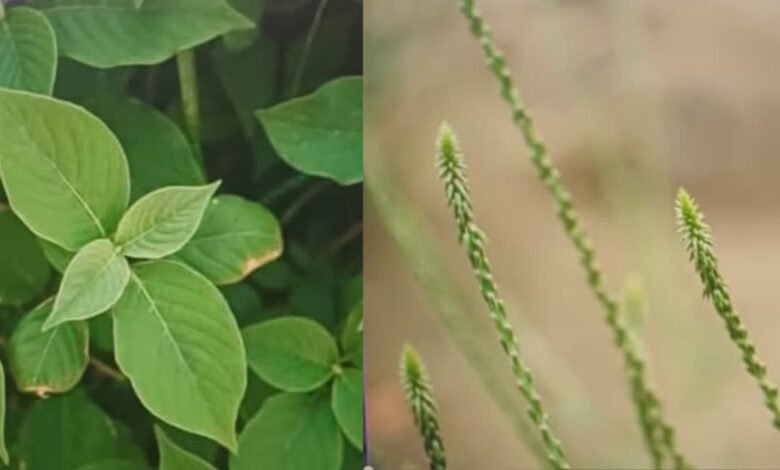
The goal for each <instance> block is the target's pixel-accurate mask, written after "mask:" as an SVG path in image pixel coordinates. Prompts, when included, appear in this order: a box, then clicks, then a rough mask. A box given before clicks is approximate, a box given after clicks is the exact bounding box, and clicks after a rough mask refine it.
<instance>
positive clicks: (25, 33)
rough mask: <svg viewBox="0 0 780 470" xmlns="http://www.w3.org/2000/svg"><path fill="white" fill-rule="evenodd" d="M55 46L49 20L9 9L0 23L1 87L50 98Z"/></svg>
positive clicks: (27, 9)
mask: <svg viewBox="0 0 780 470" xmlns="http://www.w3.org/2000/svg"><path fill="white" fill-rule="evenodd" d="M56 71H57V43H56V41H55V39H54V30H53V29H52V28H51V25H50V24H49V20H47V19H46V16H45V15H43V14H42V13H40V12H38V11H35V10H33V9H31V8H18V7H17V8H12V9H10V10H9V11H8V12H7V13H6V15H5V18H4V19H3V20H0V87H3V88H13V89H15V90H25V91H31V92H33V93H40V94H43V95H51V92H52V90H53V89H54V76H55V74H56Z"/></svg>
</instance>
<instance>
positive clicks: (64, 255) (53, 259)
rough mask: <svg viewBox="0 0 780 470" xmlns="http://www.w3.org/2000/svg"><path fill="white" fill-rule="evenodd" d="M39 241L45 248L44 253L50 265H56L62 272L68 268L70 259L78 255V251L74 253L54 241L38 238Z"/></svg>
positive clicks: (55, 267)
mask: <svg viewBox="0 0 780 470" xmlns="http://www.w3.org/2000/svg"><path fill="white" fill-rule="evenodd" d="M38 243H39V244H40V246H41V248H42V249H43V255H44V256H45V257H46V260H47V261H48V262H49V264H50V265H52V266H53V267H54V269H56V270H57V271H58V272H59V273H60V274H62V273H64V272H65V270H66V269H67V268H68V264H69V263H70V260H72V259H73V257H74V256H76V253H72V252H70V251H68V250H66V249H65V248H62V247H60V246H59V245H55V244H54V243H51V242H47V241H46V240H43V239H40V238H39V239H38Z"/></svg>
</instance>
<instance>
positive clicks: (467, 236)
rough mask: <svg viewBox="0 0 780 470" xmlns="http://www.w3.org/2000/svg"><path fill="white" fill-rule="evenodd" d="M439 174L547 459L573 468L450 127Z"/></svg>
mask: <svg viewBox="0 0 780 470" xmlns="http://www.w3.org/2000/svg"><path fill="white" fill-rule="evenodd" d="M437 147H438V155H437V160H438V165H439V173H440V176H441V179H442V182H443V183H444V192H445V194H446V195H447V201H448V203H449V205H450V207H451V208H452V211H453V214H454V217H455V222H456V224H457V226H458V235H459V240H460V243H461V245H463V246H464V248H465V249H466V252H467V254H468V258H469V261H470V262H471V266H472V268H473V269H474V275H475V277H476V280H477V284H478V285H479V289H480V292H481V293H482V298H483V299H484V301H485V303H486V304H487V307H488V311H489V312H490V316H491V318H492V320H493V324H494V326H495V328H496V330H497V332H498V338H499V343H500V344H501V347H502V349H503V350H504V352H505V353H506V354H507V356H509V359H510V362H511V368H512V373H513V374H514V377H515V382H516V385H517V387H518V388H519V389H520V392H521V394H522V395H523V397H524V398H525V400H526V401H527V402H528V415H529V416H530V417H531V421H532V422H533V423H534V425H535V426H536V428H537V430H538V431H539V434H540V435H541V438H542V443H543V445H544V447H545V451H546V452H547V459H548V460H549V462H550V464H551V465H552V466H553V467H554V468H556V469H567V468H570V467H569V464H568V463H567V462H566V459H565V457H564V454H563V448H562V447H561V443H560V441H559V440H558V439H557V438H556V437H555V435H554V433H553V431H552V428H551V427H550V423H549V418H548V416H547V413H546V412H545V411H544V408H543V406H542V402H541V399H540V398H539V394H538V393H537V391H536V388H535V386H534V380H533V376H532V375H531V370H530V369H529V368H528V366H527V365H526V364H525V362H524V361H523V358H522V356H521V354H520V348H519V346H518V344H517V338H516V337H515V333H514V331H513V329H512V325H511V324H510V323H509V318H508V317H507V314H506V309H505V307H504V301H503V300H502V299H501V296H500V294H499V292H498V286H497V285H496V282H495V280H494V279H493V272H492V269H491V267H490V262H489V261H488V258H487V255H486V253H485V236H484V235H483V233H482V231H481V230H480V229H479V227H478V226H477V224H476V222H475V221H474V210H473V208H472V205H471V197H470V192H469V187H468V181H467V179H466V165H465V163H464V160H463V155H462V154H461V151H460V148H459V147H458V143H457V139H456V138H455V134H454V133H453V132H452V130H451V129H450V128H449V127H448V126H447V125H442V127H441V130H440V131H439V138H438V146H437Z"/></svg>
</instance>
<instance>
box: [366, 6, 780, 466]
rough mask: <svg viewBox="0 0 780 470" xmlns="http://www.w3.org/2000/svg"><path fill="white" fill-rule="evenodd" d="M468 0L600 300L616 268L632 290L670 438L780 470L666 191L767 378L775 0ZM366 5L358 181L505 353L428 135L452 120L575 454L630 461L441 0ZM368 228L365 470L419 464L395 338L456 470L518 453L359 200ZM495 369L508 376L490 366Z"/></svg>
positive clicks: (514, 155) (779, 78)
mask: <svg viewBox="0 0 780 470" xmlns="http://www.w3.org/2000/svg"><path fill="white" fill-rule="evenodd" d="M482 4H483V12H484V14H485V16H486V19H487V20H488V21H489V22H490V23H492V25H493V29H494V33H495V36H496V38H497V40H498V42H499V43H500V45H501V46H502V47H503V49H504V50H505V52H506V55H507V57H508V60H509V63H510V65H511V68H512V70H513V72H514V74H515V76H516V79H517V82H518V83H519V85H520V87H521V89H522V93H521V94H522V97H523V99H524V101H525V102H526V104H527V105H528V107H529V108H530V110H531V111H532V113H533V114H534V115H535V116H536V124H537V127H538V129H539V131H540V133H541V134H542V135H543V137H544V139H545V140H546V142H547V144H548V149H549V151H550V153H551V156H552V158H553V159H554V160H555V161H556V163H557V164H558V165H559V166H560V168H561V171H562V174H563V178H564V180H565V182H566V183H567V184H568V185H569V186H570V188H571V189H572V192H573V196H574V201H575V203H576V204H577V206H578V209H579V212H580V215H581V217H582V219H583V221H584V223H585V225H586V227H587V228H588V229H589V230H590V232H591V236H592V239H593V241H594V244H595V246H596V248H597V250H598V251H599V252H600V254H601V258H602V264H603V267H604V269H605V271H606V272H607V273H608V283H609V285H610V286H611V288H612V290H613V291H614V292H616V293H617V292H619V291H620V289H621V288H622V286H623V284H624V282H625V280H626V279H627V278H628V277H630V276H633V275H639V276H641V277H642V279H643V281H644V286H645V292H646V295H647V305H646V310H647V311H646V316H645V318H644V324H643V325H642V326H641V330H640V334H641V337H642V341H643V343H644V348H645V349H646V350H647V352H648V355H649V356H650V358H651V362H652V378H653V381H654V383H655V384H656V386H657V387H658V388H659V389H660V391H661V395H662V397H663V399H664V404H665V407H666V409H667V412H668V414H669V417H670V418H671V420H672V421H673V422H674V423H675V425H676V427H677V429H678V433H679V442H680V446H681V447H682V449H683V450H684V451H685V453H686V454H687V455H688V456H689V457H690V459H691V460H692V461H693V462H694V463H695V464H696V465H697V466H698V467H699V468H745V469H748V468H756V469H758V468H761V469H767V468H780V436H778V434H777V432H776V431H774V430H773V428H772V427H771V425H770V421H769V416H768V413H767V412H766V410H765V409H764V408H763V406H762V403H761V395H760V393H759V391H758V390H757V389H756V387H755V385H754V383H753V382H752V381H751V379H750V377H749V376H748V375H747V374H746V373H744V371H743V368H742V365H741V363H740V361H739V357H738V354H737V351H736V350H735V348H734V346H733V345H732V344H731V343H730V342H729V341H728V339H727V335H726V332H725V330H724V328H723V326H722V324H721V321H720V319H719V318H717V316H716V314H715V313H714V311H712V309H711V308H710V306H709V305H708V304H707V303H706V302H704V301H703V300H702V299H701V298H700V296H699V292H700V287H699V285H698V283H697V279H696V277H695V275H694V273H693V270H692V268H691V267H690V266H689V265H688V264H687V262H686V258H685V254H684V250H683V247H682V244H681V243H680V242H679V240H678V237H677V233H676V228H675V225H674V218H673V198H674V195H675V192H676V188H677V186H679V185H684V186H686V187H687V188H688V189H689V190H690V191H691V193H692V194H693V195H694V196H696V197H697V198H698V200H699V202H700V203H701V205H702V209H703V210H704V212H705V213H706V214H707V215H708V218H709V221H710V222H711V224H712V225H713V228H714V234H715V238H716V249H717V251H718V253H719V254H720V257H721V263H722V270H723V273H724V275H725V276H726V279H727V281H728V282H729V284H730V286H731V290H732V292H733V295H734V301H735V303H736V306H737V307H738V309H739V310H740V311H741V313H742V315H743V317H744V319H745V321H746V323H747V325H748V328H749V329H750V330H751V333H752V336H753V338H754V340H755V342H756V343H757V346H758V350H759V354H760V355H761V356H762V357H763V358H764V360H765V361H766V362H767V363H768V366H769V373H770V376H771V377H773V378H774V379H775V380H778V381H780V288H778V286H779V285H780V208H779V205H778V202H780V184H778V181H779V180H780V3H778V2H775V1H771V0H747V1H736V0H731V1H727V0H691V1H684V2H681V1H679V0H677V1H675V0H652V1H651V0H644V1H631V0H568V1H566V0H557V1H555V0H482ZM365 14H366V24H365V30H366V35H367V38H366V59H367V60H366V64H367V65H366V84H367V98H366V116H367V126H366V132H367V139H368V140H367V144H368V145H367V147H366V148H367V153H366V161H367V169H368V172H369V175H373V176H375V177H382V178H383V180H384V181H386V182H389V183H390V184H391V187H392V188H393V194H394V195H395V196H394V197H396V198H397V199H398V200H399V201H402V200H406V201H407V202H410V203H412V204H413V206H414V207H415V209H416V210H417V211H419V214H420V215H421V217H422V218H423V220H424V221H426V222H427V223H428V225H429V227H428V228H429V229H430V233H429V235H430V236H431V237H432V238H433V240H435V241H436V243H435V246H434V248H435V249H436V250H437V253H440V254H441V256H442V259H443V262H444V263H445V265H446V267H447V269H448V275H450V276H452V277H453V279H454V282H453V284H452V286H451V288H452V290H453V292H457V293H458V295H464V296H465V297H466V299H467V304H465V305H464V307H466V308H467V309H468V310H469V311H470V313H471V315H473V316H476V318H477V319H478V321H479V322H481V323H482V324H484V326H485V328H484V329H480V330H475V331H474V336H475V338H483V340H484V341H486V342H488V343H487V344H489V346H490V348H492V349H491V351H492V356H493V358H494V360H495V361H497V362H499V363H500V364H504V361H505V359H504V357H503V356H502V355H501V352H500V350H499V347H498V344H497V342H496V341H495V339H494V337H493V334H492V333H491V331H490V329H489V328H490V327H489V320H488V318H487V312H486V311H485V309H484V308H483V307H482V306H481V304H480V303H479V302H478V291H477V289H476V286H475V285H474V284H473V282H472V280H471V278H470V272H469V270H468V263H467V260H466V258H465V255H463V254H462V253H461V251H460V249H459V248H458V246H457V244H456V240H455V230H454V225H453V222H452V221H451V220H450V215H449V213H448V212H447V209H446V205H445V201H444V198H443V195H442V191H441V188H440V186H439V184H438V180H437V178H436V171H435V168H434V163H433V162H434V160H433V142H434V138H435V134H436V130H437V127H438V125H439V123H440V121H441V120H442V119H446V120H448V121H449V122H450V123H451V125H452V126H453V128H454V129H455V130H456V131H457V132H458V134H459V136H460V138H461V143H462V146H463V147H464V150H465V152H466V157H467V160H468V162H469V163H470V173H471V181H472V190H473V193H474V197H475V201H474V202H475V206H476V211H477V217H478V219H479V220H480V222H481V224H482V225H483V227H484V228H485V230H486V232H487V233H488V237H489V243H488V253H489V255H491V256H492V259H493V263H494V267H495V271H496V275H497V278H498V281H499V283H500V285H501V287H502V288H503V291H504V295H505V296H506V297H507V299H508V300H509V304H510V310H511V312H510V314H511V315H512V318H513V319H514V321H515V323H516V324H517V325H518V329H519V330H520V331H519V336H520V337H521V339H522V340H523V343H524V350H525V353H526V355H527V356H528V360H529V362H530V364H531V365H532V366H533V367H534V368H535V371H536V375H537V376H538V378H539V381H540V382H541V384H542V392H543V394H544V397H543V398H544V399H545V401H546V404H547V405H548V408H549V411H550V414H551V416H552V420H553V425H554V426H555V428H556V429H557V430H558V432H559V434H560V435H561V437H562V439H563V441H564V444H565V445H566V449H567V451H568V457H569V460H570V462H572V464H573V465H574V466H575V467H576V468H642V467H646V465H647V462H648V460H647V457H646V455H645V452H644V449H643V446H642V441H641V437H640V434H639V428H638V426H637V425H636V424H635V421H636V420H635V417H634V412H633V409H632V405H631V403H630V401H629V396H628V391H627V385H626V383H625V381H624V375H623V371H622V365H621V362H620V357H619V354H618V353H617V351H616V349H615V348H614V347H613V346H612V341H611V338H610V335H609V331H608V329H607V328H606V326H605V325H604V322H603V319H602V312H601V310H600V309H599V307H598V305H597V304H596V302H595V300H594V299H593V298H592V296H591V295H590V293H589V292H588V291H587V290H586V288H585V284H584V279H583V274H582V272H581V269H580V267H579V266H578V265H577V259H576V256H575V254H574V251H573V249H572V248H571V246H570V245H569V244H568V242H567V240H566V239H565V238H564V236H563V233H562V230H561V229H560V227H559V225H558V221H557V219H556V218H555V216H554V213H553V207H552V203H551V201H550V199H549V197H548V195H547V194H546V193H545V191H544V189H543V187H542V186H541V184H540V183H539V182H538V181H537V180H536V178H535V175H534V174H533V172H532V168H531V166H530V163H529V162H528V153H527V152H526V150H525V149H524V147H523V145H522V142H521V140H520V137H519V134H518V133H517V132H516V131H515V129H514V128H513V127H512V126H511V124H510V122H509V119H508V114H507V110H506V109H505V108H504V105H503V103H502V102H501V101H500V100H499V99H498V97H497V92H496V86H495V84H494V83H493V79H492V77H491V76H490V75H489V74H488V73H487V72H486V70H485V68H484V67H483V60H482V57H481V55H480V51H479V49H478V46H477V45H476V44H475V42H474V41H473V40H472V39H471V37H470V36H469V35H468V32H467V30H466V27H465V24H464V22H463V21H462V19H461V18H460V16H459V13H458V11H457V8H456V2H455V0H425V1H422V0H412V1H405V2H391V1H389V0H375V1H370V2H366V6H365ZM366 220H367V228H366V235H365V254H366V256H365V259H366V267H365V302H366V308H367V312H368V320H367V330H366V334H367V345H366V348H367V356H368V366H367V373H368V389H367V392H368V407H369V412H368V413H369V419H370V431H369V435H370V440H371V442H372V449H373V451H374V452H375V453H376V456H377V457H378V459H379V460H380V462H382V463H383V465H384V467H383V468H387V469H392V470H396V469H415V468H417V469H422V468H424V464H423V462H424V460H423V454H422V450H421V445H420V443H419V441H418V439H417V437H416V433H415V432H414V429H413V427H412V422H411V418H410V416H409V414H408V412H407V410H406V407H405V403H404V401H403V396H402V392H401V389H400V386H399V385H398V380H397V375H398V374H397V371H398V368H397V362H398V354H399V352H400V350H401V346H402V344H403V342H404V341H406V340H408V341H411V342H413V343H414V344H415V345H416V347H417V348H418V349H419V351H420V353H421V354H422V355H423V358H424V359H425V360H426V361H427V364H428V367H429V369H430V372H431V375H432V379H433V382H434V386H435V388H436V391H437V395H438V398H439V402H440V408H441V421H442V426H443V432H444V438H445V444H446V445H447V447H448V454H449V458H450V461H451V468H452V469H453V470H459V469H477V468H485V469H495V470H510V469H511V470H515V469H525V468H535V467H536V463H535V462H534V461H533V460H532V458H531V457H530V456H529V454H528V452H527V451H526V450H525V448H524V447H523V446H522V445H521V444H519V443H518V441H517V439H516V438H515V436H514V434H513V433H512V430H511V429H512V428H511V426H510V423H508V422H507V420H506V419H505V418H504V417H503V416H502V415H501V413H500V412H499V411H498V410H497V408H496V407H495V406H494V404H493V402H492V401H491V400H490V399H489V398H488V395H487V394H486V393H485V391H484V390H483V389H482V388H481V387H480V385H479V382H478V381H477V380H476V378H475V375H474V374H473V373H472V372H471V371H470V370H469V368H468V365H467V363H466V361H464V359H463V357H462V356H461V355H460V354H459V353H458V351H457V350H456V349H455V345H454V343H453V342H452V341H451V340H450V339H449V337H448V336H447V333H446V330H445V329H444V328H443V326H442V325H441V322H440V321H439V319H438V317H437V314H436V312H435V309H434V308H433V306H432V304H431V303H430V302H429V301H428V299H427V298H426V295H425V292H424V291H423V290H422V289H421V288H420V287H419V285H418V284H417V283H416V281H415V279H414V277H413V275H412V272H411V270H410V269H409V266H408V264H407V263H406V262H405V260H404V259H403V257H402V256H401V253H400V252H399V250H398V248H397V246H396V245H395V243H394V242H393V240H392V238H391V237H390V236H389V235H388V233H387V232H386V231H385V229H384V227H383V226H382V224H381V221H380V217H379V215H378V214H377V212H376V211H374V210H372V209H371V207H370V205H369V204H368V199H367V204H366ZM420 228H421V229H425V227H424V226H421V227H420ZM521 325H522V327H520V326H521ZM502 380H503V381H504V386H506V387H507V388H509V387H511V383H510V381H509V373H508V369H507V373H506V374H504V376H503V377H502ZM516 396H517V406H518V407H524V404H523V403H522V401H521V399H520V397H519V394H517V395H516Z"/></svg>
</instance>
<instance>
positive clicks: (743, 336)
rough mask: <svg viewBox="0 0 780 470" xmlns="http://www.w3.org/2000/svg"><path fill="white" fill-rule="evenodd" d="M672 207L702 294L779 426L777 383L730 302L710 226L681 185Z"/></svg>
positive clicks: (777, 426)
mask: <svg viewBox="0 0 780 470" xmlns="http://www.w3.org/2000/svg"><path fill="white" fill-rule="evenodd" d="M676 210H677V223H678V224H679V228H680V233H681V234H682V238H683V241H684V242H685V249H686V250H687V251H688V257H689V259H690V261H691V263H693V266H694V268H695V269H696V272H697V273H698V274H699V279H701V283H702V286H703V291H702V294H703V295H704V298H705V299H709V300H710V301H711V302H712V306H713V307H714V308H715V311H716V312H717V313H718V315H720V317H721V318H722V319H723V322H724V323H725V324H726V329H727V330H728V333H729V337H730V338H731V340H732V341H733V342H734V344H736V345H737V348H739V351H740V353H741V354H742V361H743V362H744V363H745V367H746V368H747V371H748V373H749V374H750V375H752V376H753V377H754V378H755V379H756V382H758V386H759V388H760V389H761V393H762V394H763V395H764V404H765V405H766V407H767V409H768V410H769V412H770V413H771V414H772V424H773V425H774V427H775V428H777V429H778V430H780V408H778V404H777V386H776V385H775V384H774V383H772V381H771V380H769V378H768V377H767V373H766V365H764V363H763V362H762V361H761V360H760V359H759V358H758V354H757V353H756V347H755V345H754V344H753V342H752V341H750V338H749V337H748V331H747V328H746V327H745V325H744V323H742V319H741V318H740V316H739V314H738V313H737V311H736V310H735V309H734V305H733V304H732V302H731V296H730V295H729V291H728V289H727V288H726V282H725V281H724V280H723V277H722V276H721V274H720V269H719V268H718V258H717V257H716V256H715V250H714V246H713V241H712V235H711V233H710V226H709V225H707V222H705V220H704V215H703V214H702V213H701V212H700V211H699V206H698V205H697V204H696V201H695V200H694V199H693V198H692V197H691V196H690V195H689V194H688V192H687V191H685V190H684V189H682V188H681V189H680V191H679V192H678V193H677V204H676Z"/></svg>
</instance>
